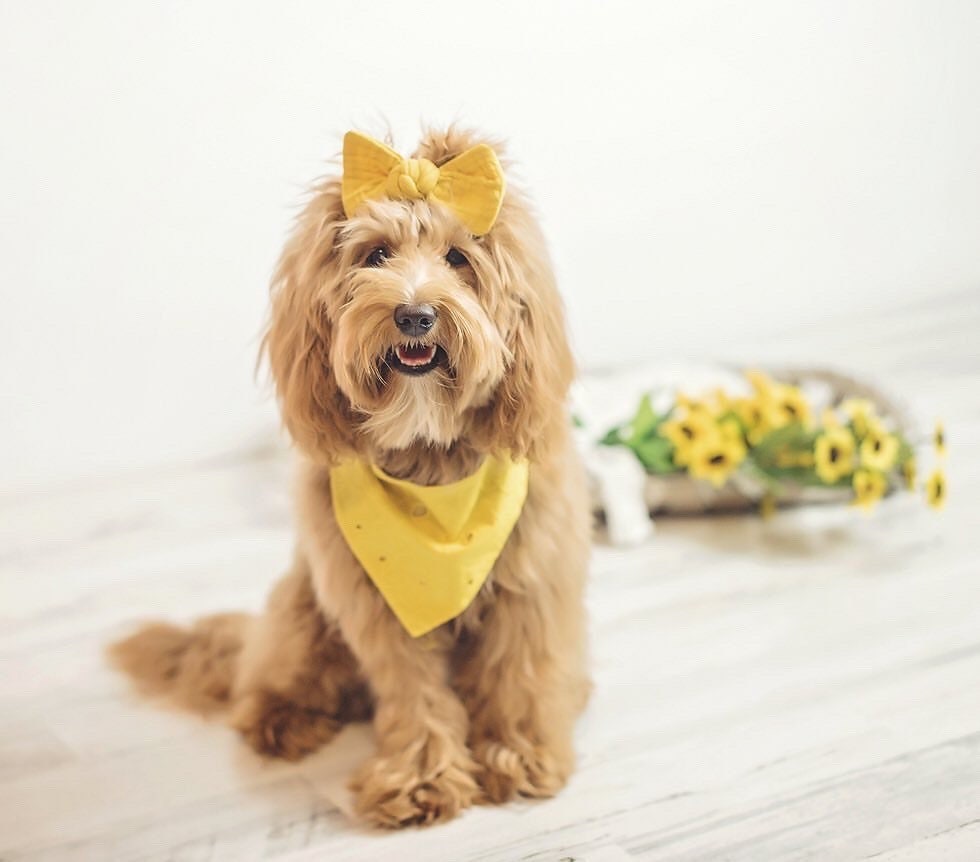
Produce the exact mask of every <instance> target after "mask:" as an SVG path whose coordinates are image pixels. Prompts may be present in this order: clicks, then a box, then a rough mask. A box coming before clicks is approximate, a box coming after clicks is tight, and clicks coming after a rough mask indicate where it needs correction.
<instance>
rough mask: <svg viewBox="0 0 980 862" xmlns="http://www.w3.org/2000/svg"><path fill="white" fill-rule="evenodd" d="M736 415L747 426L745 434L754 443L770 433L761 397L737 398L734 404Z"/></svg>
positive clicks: (743, 425)
mask: <svg viewBox="0 0 980 862" xmlns="http://www.w3.org/2000/svg"><path fill="white" fill-rule="evenodd" d="M732 408H733V409H734V411H735V415H736V416H738V418H739V420H740V421H741V423H742V427H743V428H745V434H746V436H747V437H748V438H749V441H750V442H752V443H758V442H759V440H761V439H762V438H763V437H765V436H766V434H768V433H769V423H768V422H767V421H766V410H765V407H764V406H763V404H762V401H761V400H760V399H759V398H736V399H735V401H734V402H733V404H732Z"/></svg>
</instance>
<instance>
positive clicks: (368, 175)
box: [341, 132, 504, 236]
mask: <svg viewBox="0 0 980 862" xmlns="http://www.w3.org/2000/svg"><path fill="white" fill-rule="evenodd" d="M341 193H342V195H343V200H344V212H345V213H347V216H348V217H350V216H351V215H353V213H354V211H355V210H356V209H357V208H358V207H359V206H360V205H361V204H362V203H364V201H366V200H377V199H379V198H392V199H393V200H425V199H432V200H437V201H439V202H440V203H442V204H445V205H446V206H447V207H449V209H451V210H452V211H453V212H454V213H455V214H456V217H457V218H458V219H459V220H460V221H461V222H462V223H463V224H464V225H465V226H466V228H467V230H469V231H470V232H471V233H472V234H473V235H474V236H480V235H481V234H485V233H486V232H487V231H489V230H490V228H492V227H493V223H494V222H495V221H496V220H497V215H498V213H499V212H500V204H501V202H502V201H503V198H504V174H503V171H502V170H501V169H500V162H498V161H497V154H496V153H495V152H494V151H493V150H492V149H491V148H490V147H488V146H487V145H486V144H478V145H477V146H475V147H471V148H470V149H468V150H466V151H465V152H463V153H460V154H459V155H458V156H456V157H455V158H453V159H450V160H449V161H448V162H446V163H445V164H444V165H442V166H441V167H439V166H437V165H435V164H433V163H432V162H430V161H429V160H428V159H403V158H402V157H401V156H400V155H398V153H396V152H395V151H394V150H393V149H391V148H390V147H387V146H385V145H384V144H382V143H381V142H380V141H376V140H374V138H369V137H368V136H367V135H362V134H361V133H360V132H348V133H347V134H346V135H344V179H343V183H342V186H341Z"/></svg>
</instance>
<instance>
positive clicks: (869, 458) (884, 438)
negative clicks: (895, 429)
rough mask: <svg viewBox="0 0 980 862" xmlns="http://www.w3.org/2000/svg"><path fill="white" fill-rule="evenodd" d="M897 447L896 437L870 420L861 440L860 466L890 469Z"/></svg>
mask: <svg viewBox="0 0 980 862" xmlns="http://www.w3.org/2000/svg"><path fill="white" fill-rule="evenodd" d="M898 449H899V444H898V437H896V436H895V435H894V434H889V433H888V432H887V431H885V429H884V428H882V427H881V425H880V424H878V422H877V421H872V422H870V423H869V425H868V431H867V434H866V435H865V437H864V439H863V440H862V441H861V466H862V467H870V468H871V469H872V470H885V471H887V470H891V468H892V467H894V466H895V459H896V458H897V457H898Z"/></svg>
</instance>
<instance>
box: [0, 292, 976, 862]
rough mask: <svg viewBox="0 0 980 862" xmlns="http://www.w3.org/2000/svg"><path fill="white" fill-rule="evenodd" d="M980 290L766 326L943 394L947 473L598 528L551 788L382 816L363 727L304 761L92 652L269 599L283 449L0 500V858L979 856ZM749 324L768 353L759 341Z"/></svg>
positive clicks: (284, 543)
mask: <svg viewBox="0 0 980 862" xmlns="http://www.w3.org/2000/svg"><path fill="white" fill-rule="evenodd" d="M978 340H980V297H978V294H977V293H976V292H972V293H963V294H958V295H954V296H950V297H944V298H942V299H940V300H936V301H935V302H930V303H922V304H919V305H916V306H912V307H908V308H905V309H903V310H901V311H896V312H895V313H890V314H886V315H879V316H876V317H874V318H871V319H867V320H863V321H833V320H829V321H828V323H827V325H826V326H817V325H813V326H809V327H806V328H803V329H801V330H800V331H798V332H796V333H793V334H792V335H791V336H785V337H782V338H779V337H774V339H773V340H772V341H771V342H770V343H768V344H767V345H766V346H765V349H764V350H762V351H761V353H762V354H763V355H764V356H765V357H768V358H771V359H783V360H785V359H791V360H792V359H812V358H813V357H819V356H834V357H835V358H836V361H837V362H838V363H839V364H840V365H841V366H842V367H850V368H865V369H868V370H870V371H871V372H872V373H874V374H875V375H877V376H878V377H879V378H880V379H885V380H889V381H890V382H891V383H892V385H893V386H894V387H899V388H901V389H902V391H903V392H905V393H906V394H907V395H908V397H909V400H910V402H911V403H912V404H913V406H914V407H915V408H916V410H917V412H919V413H920V414H921V415H924V416H926V417H928V416H931V415H942V416H943V417H944V418H945V419H946V422H947V428H948V432H949V437H950V439H951V455H950V459H951V461H950V473H951V476H950V484H951V496H950V503H949V506H948V508H947V510H946V511H945V512H944V513H943V514H942V515H939V516H937V515H935V514H934V513H933V512H931V511H929V510H927V509H926V508H925V507H924V506H923V505H922V504H921V502H920V501H918V500H915V499H911V498H904V497H898V498H893V499H890V500H888V501H886V502H885V503H884V504H883V506H882V507H881V509H880V510H879V511H878V512H877V513H875V514H874V516H872V517H870V518H866V517H863V516H861V515H859V514H858V513H856V512H853V511H846V510H840V509H816V510H808V511H799V512H793V513H785V514H782V515H779V516H777V517H776V518H775V519H774V520H773V521H770V522H765V523H763V522H761V521H759V520H757V519H754V518H742V517H738V518H735V517H732V518H724V519H717V520H710V519H692V520H681V521H672V522H662V523H660V524H659V526H658V532H657V535H656V536H655V538H654V539H652V540H651V541H650V542H649V543H648V544H647V545H645V546H644V547H642V548H639V549H635V550H631V551H615V550H612V549H609V548H603V547H599V548H598V549H597V551H596V556H595V563H594V566H593V578H592V585H591V593H590V606H591V620H592V641H593V654H594V671H595V679H596V691H595V697H594V700H593V702H592V704H591V706H590V708H589V710H588V712H587V714H586V716H585V717H584V719H583V721H582V722H581V725H580V728H579V733H578V748H579V751H580V757H581V765H580V768H579V770H578V772H577V773H576V775H575V776H574V779H573V780H572V782H571V784H570V785H569V787H568V788H567V789H566V791H565V792H564V793H563V794H562V795H561V796H560V797H558V798H557V799H555V800H552V801H548V802H543V803H537V804H530V803H524V804H514V805H510V806H506V807H503V808H498V809H477V810H473V811H470V812H467V813H466V814H465V815H464V816H462V817H461V818H460V819H458V820H457V821H455V822H453V823H451V824H449V825H446V826H443V827H437V828H435V829H431V830H422V831H410V832H405V833H399V834H383V835H379V834H375V833H371V832H367V831H365V830H363V829H361V828H359V827H357V826H354V825H352V824H351V822H350V821H349V820H348V818H347V817H346V816H345V814H344V808H345V806H346V805H347V798H346V795H345V792H344V790H343V785H344V778H345V775H346V774H347V772H348V771H349V769H350V768H351V766H352V764H353V763H355V762H357V761H358V760H359V759H360V758H362V757H363V756H364V755H365V753H366V752H367V751H368V750H369V749H370V746H371V739H370V734H369V732H368V731H367V730H366V729H365V728H351V729H349V730H348V731H346V732H345V733H344V734H343V735H342V737H341V738H340V739H339V740H337V741H336V742H335V743H334V744H333V745H331V746H330V747H329V748H328V749H327V750H325V751H323V752H322V753H320V754H319V755H317V756H315V757H314V758H312V759H310V760H308V761H307V762H305V763H303V764H301V765H299V766H288V765H281V764H269V763H263V762H260V761H259V760H258V759H257V758H256V757H253V756H252V755H251V754H250V753H249V752H248V751H246V750H245V748H244V747H243V746H242V745H241V744H239V742H238V741H237V740H236V738H235V737H234V735H233V734H232V733H231V732H230V731H228V730H226V729H225V728H224V727H222V726H221V725H220V724H208V723H205V722H203V721H200V720H197V719H195V718H192V717H188V716H187V715H184V714H180V713H175V712H167V711H164V710H161V709H159V708H157V707H155V706H151V705H148V704H145V703H142V702H140V701H139V700H138V699H137V698H135V697H134V696H133V695H132V694H131V693H130V692H129V690H128V689H127V687H126V685H125V683H124V682H123V680H121V679H119V678H118V677H116V676H115V675H114V674H113V673H111V672H110V671H109V670H108V669H107V668H106V667H105V665H104V663H103V660H102V656H101V649H102V646H103V644H105V643H106V641H108V640H109V639H110V638H112V637H113V636H115V635H117V634H120V633H121V632H123V631H124V630H126V628H127V627H128V626H130V625H131V624H132V623H133V621H135V620H137V619H139V618H141V617H145V616H147V615H154V616H166V617H174V618H185V619H186V618H189V617H192V616H194V615H196V614H199V613H201V612H204V611H209V610H214V609H222V608H231V607H245V608H256V607H258V606H259V605H260V603H261V601H262V597H263V594H264V592H265V590H266V588H267V587H268V585H269V584H270V583H271V581H272V579H273V578H274V577H275V575H276V573H277V572H279V571H280V570H281V569H282V568H283V566H284V564H285V562H286V561H287V559H288V554H289V551H290V542H291V538H290V527H289V517H288V506H289V503H288V498H287V491H286V483H285V473H286V467H285V463H284V460H283V458H282V457H281V455H279V454H276V453H258V454H255V455H253V456H251V457H244V458H240V459H231V460H228V461H227V462H225V463H210V464H203V465H200V466H198V467H196V468H182V469H173V470H163V469H155V470H149V471H146V472H145V473H143V474H140V475H135V476H129V477H127V478H122V479H115V480H111V481H109V480H106V481H101V482H98V483H85V484H79V485H74V486H62V487H57V488H50V489H39V490H37V491H30V492H23V493H17V494H9V495H5V496H4V497H3V498H2V501H0V599H2V601H0V614H2V618H0V859H3V860H136V859H153V860H157V859H174V860H217V859H220V860H235V862H240V860H252V859H276V860H313V859H317V860H319V859H330V860H332V862H341V860H374V859H383V858H392V859H408V860H423V859H432V860H453V862H462V860H484V862H489V860H501V861H502V862H513V860H535V862H538V860H588V862H614V860H624V859H627V858H633V857H636V858H642V859H663V860H667V859H669V860H711V862H715V860H752V862H757V860H771V859H776V860H784V859H789V860H795V859H819V860H849V859H868V858H873V859H875V860H881V862H885V860H888V862H897V860H903V862H904V860H913V859H916V860H918V859H937V860H940V859H941V860H947V859H954V860H956V859H962V860H977V859H980V517H978V515H977V512H978V511H980V349H978V347H977V344H978ZM759 353H760V351H759V350H758V345H755V346H754V354H753V355H759Z"/></svg>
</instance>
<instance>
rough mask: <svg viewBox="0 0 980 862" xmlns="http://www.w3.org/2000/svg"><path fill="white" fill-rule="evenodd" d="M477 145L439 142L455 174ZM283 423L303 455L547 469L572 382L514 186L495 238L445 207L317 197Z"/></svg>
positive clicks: (285, 374) (545, 274) (285, 320)
mask: <svg viewBox="0 0 980 862" xmlns="http://www.w3.org/2000/svg"><path fill="white" fill-rule="evenodd" d="M478 142H479V141H478V140H477V139H476V138H475V137H474V136H473V135H471V134H469V133H465V132H461V131H458V130H455V129H450V130H449V131H447V132H445V133H438V134H437V133H429V134H428V135H427V136H426V137H425V139H424V140H423V141H422V143H421V144H420V146H419V148H418V150H417V152H416V153H415V156H416V157H417V158H425V159H428V160H430V161H431V162H433V163H434V164H435V165H437V166H438V165H443V164H445V163H446V162H447V161H449V160H450V159H452V158H453V157H454V156H457V155H458V154H460V153H461V152H463V151H465V150H467V149H468V148H470V147H472V146H473V145H474V144H476V143H478ZM264 346H265V350H266V352H267V355H268V358H269V361H270V365H271V368H272V373H273V376H274V378H275V382H276V387H277V391H278V394H279V399H280V403H281V405H282V410H283V419H284V422H285V424H286V427H287V428H288V430H289V432H290V434H291V435H292V437H293V439H294V440H295V441H296V443H297V444H298V445H299V446H300V447H301V449H303V451H304V452H305V453H306V454H307V455H309V456H310V457H312V458H314V459H315V460H318V461H323V462H327V463H330V462H333V461H336V460H337V459H338V458H341V457H345V456H348V455H351V454H354V453H365V452H367V453H370V452H378V451H390V450H396V449H404V448H407V447H409V446H411V445H413V444H417V443H424V444H429V445H431V446H433V447H448V446H450V445H452V444H453V443H454V442H456V441H459V440H465V441H466V442H467V444H469V445H471V446H473V447H475V448H477V449H478V450H480V451H484V452H505V451H509V452H510V453H512V454H513V455H515V456H517V457H522V456H528V457H534V455H535V451H536V449H537V447H539V446H546V445H547V440H548V436H549V433H548V432H549V429H550V428H552V427H555V424H556V423H560V422H564V421H565V420H564V401H565V397H566V394H567V390H568V386H569V383H570V380H571V376H572V361H571V356H570V352H569V349H568V345H567V341H566V336H565V326H564V318H563V313H562V308H561V303H560V300H559V297H558V294H557V291H556V288H555V284H554V278H553V275H552V271H551V265H550V262H549V260H548V256H547V252H546V250H545V247H544V243H543V241H542V237H541V233H540V230H539V228H538V226H537V224H536V223H535V221H534V218H533V217H532V215H531V213H530V210H529V208H528V206H527V204H526V203H525V201H524V200H523V198H522V197H521V195H520V194H519V193H518V192H515V191H514V190H513V188H511V187H508V189H507V191H506V193H505V195H504V198H503V202H502V205H501V208H500V212H499V214H498V216H497V218H496V221H495V222H494V223H493V226H492V227H491V228H490V230H489V231H488V232H487V233H486V234H484V235H482V236H479V237H474V236H473V235H472V234H471V233H469V232H468V231H467V229H466V228H465V227H464V225H463V224H462V223H461V222H460V220H459V219H458V218H457V216H456V215H455V214H454V212H453V211H452V210H450V209H449V208H448V207H447V206H445V205H443V204H442V203H440V202H438V201H437V200H431V199H428V200H427V199H420V200H391V199H380V200H370V201H366V202H364V203H363V204H361V205H360V206H358V208H357V209H356V211H354V212H353V213H351V214H350V216H349V217H348V216H347V215H345V212H344V205H343V202H342V194H341V180H340V179H339V178H332V179H328V180H326V181H324V182H323V183H321V184H320V185H319V186H318V187H317V188H315V189H314V192H313V196H312V198H311V200H310V202H309V204H308V205H307V206H306V208H305V210H304V211H303V213H302V214H301V215H300V217H299V221H298V223H297V226H296V229H295V231H294V233H293V235H292V237H291V239H290V240H289V242H288V243H287V245H286V248H285V250H284V252H283V255H282V258H281V260H280V262H279V267H278V270H277V273H276V276H275V280H274V282H273V288H272V311H271V320H270V323H269V327H268V331H267V333H266V337H265V344H264Z"/></svg>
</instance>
